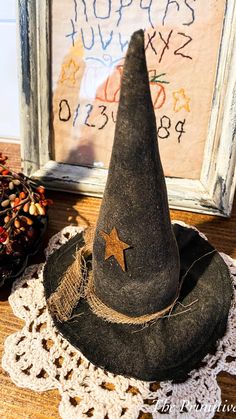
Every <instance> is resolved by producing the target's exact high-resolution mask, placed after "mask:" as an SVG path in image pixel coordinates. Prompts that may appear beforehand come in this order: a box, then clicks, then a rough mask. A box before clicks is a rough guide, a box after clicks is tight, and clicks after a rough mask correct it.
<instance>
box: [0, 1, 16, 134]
mask: <svg viewBox="0 0 236 419" xmlns="http://www.w3.org/2000/svg"><path fill="white" fill-rule="evenodd" d="M19 125H20V124H19V93H18V80H17V51H16V0H0V141H1V140H2V139H7V138H12V139H18V140H19V138H20V126H19Z"/></svg>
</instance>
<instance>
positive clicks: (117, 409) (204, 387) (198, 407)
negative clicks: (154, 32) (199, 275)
mask: <svg viewBox="0 0 236 419" xmlns="http://www.w3.org/2000/svg"><path fill="white" fill-rule="evenodd" d="M78 231H81V230H80V229H78V228H76V227H71V226H70V227H66V228H64V229H63V230H62V231H61V232H60V233H58V234H56V235H55V236H54V237H53V238H52V239H51V240H50V242H49V245H48V248H47V249H46V257H48V255H49V254H51V253H52V252H53V251H54V250H55V249H57V248H58V247H60V246H61V245H62V244H63V243H65V242H66V241H67V240H68V239H69V238H71V237H72V236H73V235H74V234H75V233H77V232H78ZM222 256H223V258H224V260H225V261H226V263H227V264H228V266H229V269H230V271H231V274H232V279H233V282H234V294H235V295H234V297H236V261H234V260H232V259H231V258H229V257H228V256H226V255H224V254H223V255H222ZM42 271H43V264H40V265H34V266H30V267H29V268H27V269H26V271H25V273H24V275H23V276H22V277H21V278H20V279H18V280H17V281H16V282H15V283H14V285H13V288H12V293H11V296H10V297H9V302H10V305H11V307H12V309H13V312H14V314H15V315H16V316H17V317H19V318H21V319H23V320H24V321H25V326H24V327H23V329H22V330H20V331H19V332H17V333H14V334H12V335H10V336H9V337H8V338H7V339H6V341H5V352H4V355H3V359H2V366H3V368H4V369H5V370H6V371H7V372H8V373H9V375H10V377H11V379H12V381H13V382H14V383H15V384H16V385H18V386H20V387H27V388H30V389H32V390H35V391H45V390H51V389H56V388H57V389H58V390H59V392H60V394H61V402H60V405H59V413H60V415H61V417H62V418H65V419H74V418H76V419H80V418H83V417H86V418H87V417H88V416H92V417H93V418H94V419H95V418H96V419H102V418H104V417H108V418H110V419H116V418H120V417H122V418H123V419H136V418H138V416H139V413H140V412H146V413H148V412H149V413H152V415H153V418H163V413H164V412H166V410H167V408H168V405H169V413H168V414H167V415H164V417H168V418H180V417H181V418H187V419H189V418H190V417H191V418H204V419H207V418H212V417H213V416H214V412H215V411H216V410H217V407H218V406H220V403H221V391H220V388H219V386H218V384H217V380H216V377H217V374H218V373H219V372H220V371H227V372H228V373H230V374H236V303H235V301H236V299H235V298H234V301H233V304H232V307H231V311H230V316H229V321H228V329H227V333H226V335H225V336H224V338H223V339H222V340H220V341H219V342H218V347H217V351H216V353H215V354H214V355H207V356H206V357H205V358H204V360H203V362H202V367H201V368H200V369H198V370H193V371H192V372H191V373H190V374H189V378H188V380H187V381H185V382H183V383H178V384H177V383H174V382H171V381H166V382H161V383H160V384H158V383H147V382H142V381H138V380H135V379H128V378H124V377H122V376H114V375H113V374H111V373H108V372H105V371H104V370H102V369H100V368H97V367H95V366H94V365H92V364H91V363H90V362H89V361H88V360H87V359H86V358H85V357H84V356H83V355H82V354H81V353H80V352H79V351H78V350H76V349H75V348H74V347H73V346H71V345H70V344H69V343H68V342H67V341H66V340H65V339H63V338H62V337H61V336H60V335H59V334H58V333H57V330H56V329H55V327H54V325H53V323H52V320H51V317H50V315H49V313H48V310H47V308H46V302H45V297H44V288H43V284H42V281H43V276H42Z"/></svg>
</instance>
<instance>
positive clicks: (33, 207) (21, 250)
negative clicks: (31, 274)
mask: <svg viewBox="0 0 236 419" xmlns="http://www.w3.org/2000/svg"><path fill="white" fill-rule="evenodd" d="M51 203H52V201H51V200H49V199H46V198H45V190H44V187H43V186H38V185H36V184H35V183H33V181H31V180H30V179H29V178H27V177H26V176H25V175H23V174H22V173H15V172H13V171H11V170H10V169H9V167H7V157H6V156H4V155H3V154H2V153H0V256H1V255H12V256H13V257H18V258H19V257H20V258H22V257H24V255H25V254H26V253H27V249H29V248H30V246H31V245H32V243H33V242H34V241H35V239H36V238H37V237H38V236H39V234H40V231H39V230H40V222H39V220H40V219H42V218H45V216H46V213H47V208H48V205H49V204H51ZM0 271H1V270H0ZM0 274H1V272H0Z"/></svg>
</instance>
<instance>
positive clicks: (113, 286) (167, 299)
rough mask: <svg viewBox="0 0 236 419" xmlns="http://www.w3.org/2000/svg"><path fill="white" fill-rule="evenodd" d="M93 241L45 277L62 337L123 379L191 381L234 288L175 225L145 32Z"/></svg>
mask: <svg viewBox="0 0 236 419" xmlns="http://www.w3.org/2000/svg"><path fill="white" fill-rule="evenodd" d="M89 233H90V232H88V231H86V232H85V234H82V233H81V234H78V235H76V236H75V237H74V238H72V239H70V240H69V241H68V242H67V243H66V244H65V245H63V246H62V247H61V248H60V249H59V250H57V251H56V252H54V253H53V254H52V255H51V256H50V258H49V259H48V261H47V264H46V267H45V270H44V286H45V293H46V299H47V304H48V308H49V311H50V313H51V315H52V317H53V320H54V322H55V324H56V326H57V328H58V330H59V331H60V333H61V334H62V335H63V336H64V337H65V338H66V339H68V341H69V342H70V343H72V344H73V345H74V346H75V347H77V348H79V349H80V350H81V352H82V353H83V354H84V355H85V356H86V357H87V358H88V359H89V360H90V361H91V362H92V363H94V364H95V365H97V366H99V367H102V368H104V369H107V370H108V371H110V372H113V373H115V374H122V375H125V376H131V377H135V378H138V379H142V380H146V381H152V380H165V379H179V378H183V377H184V376H185V375H186V374H187V373H188V372H189V371H190V370H191V369H192V368H194V367H195V366H196V365H197V364H198V362H199V361H200V360H201V359H202V358H203V357H204V356H205V355H206V354H207V353H208V352H209V351H210V350H211V349H212V347H213V346H214V344H215V342H216V340H217V339H218V338H219V337H221V336H222V335H223V334H224V332H225V329H226V325H227V318H228V312H229V308H230V303H231V297H232V284H231V279H230V274H229V272H228V268H227V266H226V264H225V262H224V261H223V259H222V258H221V256H220V255H219V253H218V252H217V251H216V250H215V249H214V248H213V247H212V246H211V245H210V243H209V242H208V241H207V240H205V239H204V238H202V237H201V236H200V235H199V233H198V232H197V231H195V230H194V229H191V228H187V227H183V226H181V225H178V224H174V225H173V227H172V225H171V222H170V216H169V209H168V201H167V192H166V186H165V179H164V174H163V170H162V166H161V161H160V156H159V150H158V145H157V136H156V123H155V115H154V110H153V106H152V101H151V95H150V88H149V80H148V72H147V67H146V60H145V52H144V34H143V31H141V30H140V31H138V32H135V33H134V34H133V36H132V38H131V41H130V45H129V49H128V52H127V55H126V60H125V66H124V73H123V80H122V86H121V94H120V103H119V109H118V115H117V123H116V131H115V139H114V145H113V150H112V156H111V161H110V166H109V173H108V179H107V184H106V188H105V192H104V197H103V201H102V205H101V209H100V214H99V217H98V222H97V226H96V229H95V233H94V234H91V233H90V234H89Z"/></svg>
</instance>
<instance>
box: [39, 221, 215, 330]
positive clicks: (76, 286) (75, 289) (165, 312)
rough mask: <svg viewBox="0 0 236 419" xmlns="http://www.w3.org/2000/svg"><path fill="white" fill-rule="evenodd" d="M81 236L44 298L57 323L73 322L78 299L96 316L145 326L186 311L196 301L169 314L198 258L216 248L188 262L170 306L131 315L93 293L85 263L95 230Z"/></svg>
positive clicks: (90, 249)
mask: <svg viewBox="0 0 236 419" xmlns="http://www.w3.org/2000/svg"><path fill="white" fill-rule="evenodd" d="M84 239H85V244H84V246H82V247H81V248H80V249H79V250H76V253H75V256H74V259H75V260H74V262H73V263H72V264H71V265H70V267H69V268H68V269H67V271H66V272H65V274H64V275H63V278H62V280H61V282H60V284H59V285H58V287H57V289H56V290H55V292H53V293H52V294H51V295H50V297H49V298H48V301H47V302H48V306H49V309H50V311H51V313H52V314H53V315H54V316H55V317H56V318H57V320H58V321H59V322H65V321H69V320H72V321H73V320H74V319H75V318H76V317H78V316H80V315H81V313H80V314H78V315H77V314H75V315H72V313H73V310H74V309H75V307H76V306H77V304H78V302H79V300H80V299H81V298H85V299H86V301H87V302H88V304H89V306H90V308H91V310H92V311H93V313H94V314H96V315H97V316H98V317H102V318H103V319H104V320H105V321H107V322H111V323H121V324H130V325H139V324H141V325H142V324H144V325H145V324H147V323H150V322H154V321H156V320H158V319H160V318H165V317H172V316H177V315H180V314H183V313H186V312H187V311H189V310H191V306H192V305H193V304H195V303H196V302H197V300H195V301H194V302H192V303H190V304H188V305H187V306H185V307H184V308H185V310H183V311H182V312H180V313H175V314H172V311H173V309H174V307H175V305H176V304H177V303H179V301H178V299H179V296H180V292H181V288H182V285H183V282H184V280H185V278H186V277H187V275H188V273H189V272H190V270H191V269H192V268H193V266H194V265H195V264H196V263H197V262H198V261H200V260H201V259H202V258H204V257H206V256H208V255H210V254H212V253H214V252H216V250H215V249H214V250H212V251H210V252H207V253H205V254H204V255H202V256H200V257H199V258H198V259H196V260H195V261H194V262H193V263H192V264H191V266H190V267H189V268H188V270H187V271H186V272H185V273H184V275H183V276H182V278H181V280H180V282H179V286H178V289H177V293H176V296H175V298H174V300H173V302H172V303H171V304H170V305H168V306H167V307H165V308H164V309H162V310H160V311H158V312H155V313H151V314H145V315H142V316H137V317H131V316H127V315H125V314H123V313H121V312H118V311H116V310H114V309H112V308H111V307H109V306H107V305H106V304H105V303H104V302H103V301H101V299H100V298H99V297H98V296H97V295H96V290H95V285H94V276H93V271H92V270H91V271H88V266H87V262H86V261H87V260H88V259H91V257H92V244H93V239H94V230H92V229H88V230H86V235H85V237H84ZM179 304H181V303H179ZM181 305H182V304H181Z"/></svg>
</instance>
